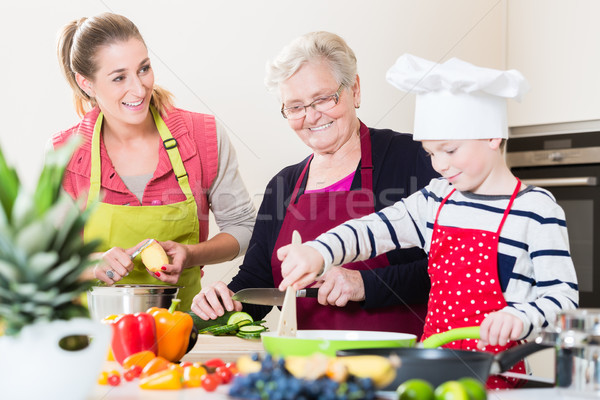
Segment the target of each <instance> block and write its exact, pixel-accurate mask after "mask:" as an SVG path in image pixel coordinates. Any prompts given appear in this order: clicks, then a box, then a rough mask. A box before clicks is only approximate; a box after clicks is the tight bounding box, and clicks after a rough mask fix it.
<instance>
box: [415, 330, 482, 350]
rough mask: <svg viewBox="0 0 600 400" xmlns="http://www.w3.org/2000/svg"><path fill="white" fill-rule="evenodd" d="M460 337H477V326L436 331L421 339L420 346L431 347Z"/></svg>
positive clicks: (460, 338)
mask: <svg viewBox="0 0 600 400" xmlns="http://www.w3.org/2000/svg"><path fill="white" fill-rule="evenodd" d="M462 339H479V327H478V326H468V327H466V328H455V329H450V330H449V331H446V332H441V333H436V334H434V335H431V336H429V337H428V338H427V339H425V340H423V341H422V342H421V347H424V348H426V349H433V348H436V347H440V346H442V345H444V344H447V343H450V342H454V341H455V340H462Z"/></svg>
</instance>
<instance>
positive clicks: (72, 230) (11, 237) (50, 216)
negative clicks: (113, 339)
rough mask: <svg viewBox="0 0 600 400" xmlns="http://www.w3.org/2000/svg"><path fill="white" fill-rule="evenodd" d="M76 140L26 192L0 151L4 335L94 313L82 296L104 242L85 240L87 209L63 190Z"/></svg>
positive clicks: (54, 155) (0, 316)
mask: <svg viewBox="0 0 600 400" xmlns="http://www.w3.org/2000/svg"><path fill="white" fill-rule="evenodd" d="M77 144H78V143H77V141H71V142H69V143H68V144H67V145H65V146H63V147H62V148H61V149H59V150H57V151H54V152H50V153H49V154H48V155H47V158H46V161H45V164H44V168H43V170H42V173H41V175H40V177H39V180H38V182H37V186H36V187H35V190H34V193H33V194H30V193H27V192H26V191H25V189H24V188H23V186H22V185H21V183H20V180H19V177H18V175H17V174H16V172H15V170H14V169H13V168H11V167H9V166H8V165H7V163H6V160H5V158H4V155H3V154H2V150H1V149H0V334H2V331H4V334H5V335H16V334H18V333H19V332H20V330H21V329H22V328H23V327H24V326H26V325H29V324H33V323H35V322H41V321H52V320H57V319H70V318H73V317H89V314H88V310H87V308H86V307H85V306H83V305H81V304H80V303H79V302H78V300H79V298H80V296H81V294H82V293H84V292H85V291H86V290H88V288H89V287H90V286H91V284H92V283H91V282H90V281H83V280H81V279H80V275H81V273H82V272H83V271H84V270H85V269H86V268H88V267H89V266H91V265H92V263H93V261H91V260H90V258H89V256H90V254H91V253H92V252H93V251H94V249H95V248H96V246H97V244H98V243H95V242H92V243H86V244H84V243H83V239H82V235H81V231H82V229H83V226H84V223H85V221H86V220H87V217H88V213H89V211H85V212H82V211H80V209H79V207H78V206H77V205H76V204H74V203H73V201H72V200H71V199H70V197H69V196H68V195H67V194H66V193H64V191H62V190H61V182H62V178H63V174H64V171H65V167H66V165H67V163H68V161H69V159H70V157H71V154H72V152H73V150H74V149H75V147H76V146H77Z"/></svg>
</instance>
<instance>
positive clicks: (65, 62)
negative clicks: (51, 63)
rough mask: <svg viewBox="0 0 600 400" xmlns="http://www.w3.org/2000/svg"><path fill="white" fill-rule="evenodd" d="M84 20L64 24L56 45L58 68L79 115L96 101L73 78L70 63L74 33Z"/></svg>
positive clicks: (85, 19)
mask: <svg viewBox="0 0 600 400" xmlns="http://www.w3.org/2000/svg"><path fill="white" fill-rule="evenodd" d="M86 21H87V18H86V17H83V18H80V19H76V20H73V21H71V22H70V23H68V24H66V25H65V26H64V27H63V28H62V30H61V31H60V32H59V35H58V46H57V53H58V61H59V65H60V69H61V71H62V73H63V75H64V77H65V79H66V80H67V83H68V84H69V86H70V87H71V90H72V91H73V105H74V106H75V111H76V112H77V114H78V115H79V116H80V117H83V116H84V115H85V113H86V112H88V111H89V110H91V109H92V108H94V107H95V106H96V101H95V100H94V99H93V98H91V97H90V96H88V94H87V93H86V92H84V91H83V90H82V89H81V88H80V87H79V85H78V84H77V81H76V80H75V71H73V67H72V63H71V50H72V48H73V40H74V37H75V34H76V33H77V30H78V29H79V27H80V26H81V25H83V24H84V23H85V22H86Z"/></svg>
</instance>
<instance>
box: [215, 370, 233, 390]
mask: <svg viewBox="0 0 600 400" xmlns="http://www.w3.org/2000/svg"><path fill="white" fill-rule="evenodd" d="M215 373H216V374H217V375H218V376H219V378H221V382H222V383H224V384H225V385H226V384H228V383H229V382H231V379H232V378H233V374H232V373H231V370H229V368H227V367H226V366H222V367H217V369H216V370H215Z"/></svg>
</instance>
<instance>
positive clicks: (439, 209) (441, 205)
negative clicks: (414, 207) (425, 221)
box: [433, 188, 456, 225]
mask: <svg viewBox="0 0 600 400" xmlns="http://www.w3.org/2000/svg"><path fill="white" fill-rule="evenodd" d="M455 191H456V188H454V189H452V191H451V192H450V193H449V194H448V196H446V197H444V200H442V202H441V203H440V206H439V207H438V209H437V213H436V214H435V220H434V221H433V223H434V225H437V222H438V217H439V216H440V211H442V207H443V206H444V204H446V200H448V199H449V198H450V196H452V193H454V192H455Z"/></svg>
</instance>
